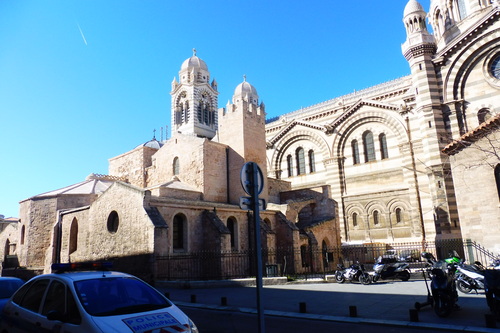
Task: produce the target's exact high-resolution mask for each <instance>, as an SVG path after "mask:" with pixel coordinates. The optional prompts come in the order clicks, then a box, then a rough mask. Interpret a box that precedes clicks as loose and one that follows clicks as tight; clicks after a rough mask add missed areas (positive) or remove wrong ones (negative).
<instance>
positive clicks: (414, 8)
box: [403, 0, 425, 17]
mask: <svg viewBox="0 0 500 333" xmlns="http://www.w3.org/2000/svg"><path fill="white" fill-rule="evenodd" d="M418 12H425V10H424V7H422V5H421V4H420V3H419V2H418V1H417V0H410V1H408V3H407V4H406V7H405V11H404V14H403V16H404V17H406V16H408V15H410V14H414V13H418Z"/></svg>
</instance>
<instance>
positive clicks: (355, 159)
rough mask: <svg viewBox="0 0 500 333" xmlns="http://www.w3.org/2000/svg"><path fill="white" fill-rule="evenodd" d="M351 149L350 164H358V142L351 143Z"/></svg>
mask: <svg viewBox="0 0 500 333" xmlns="http://www.w3.org/2000/svg"><path fill="white" fill-rule="evenodd" d="M351 148H352V164H359V147H358V140H352V141H351Z"/></svg>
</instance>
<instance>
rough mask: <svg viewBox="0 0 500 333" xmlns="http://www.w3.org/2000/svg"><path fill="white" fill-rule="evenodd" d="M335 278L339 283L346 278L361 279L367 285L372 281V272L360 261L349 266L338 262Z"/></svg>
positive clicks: (349, 279) (350, 279) (352, 280)
mask: <svg viewBox="0 0 500 333" xmlns="http://www.w3.org/2000/svg"><path fill="white" fill-rule="evenodd" d="M335 280H336V281H337V282H338V283H344V282H345V281H346V280H348V281H351V282H354V281H359V282H361V283H362V284H365V285H366V284H370V283H372V279H371V276H370V274H368V273H367V272H366V271H365V265H363V264H360V263H359V261H356V263H355V264H352V265H351V266H349V267H347V268H346V267H345V266H344V265H343V264H337V271H336V272H335Z"/></svg>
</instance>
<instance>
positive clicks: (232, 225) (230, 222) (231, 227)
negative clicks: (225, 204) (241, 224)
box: [227, 217, 238, 249]
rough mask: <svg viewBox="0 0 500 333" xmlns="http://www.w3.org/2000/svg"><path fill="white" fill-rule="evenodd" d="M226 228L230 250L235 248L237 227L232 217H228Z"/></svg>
mask: <svg viewBox="0 0 500 333" xmlns="http://www.w3.org/2000/svg"><path fill="white" fill-rule="evenodd" d="M227 228H228V229H229V232H230V233H231V235H230V237H231V249H236V248H237V238H238V225H237V222H236V219H235V218H234V217H230V218H228V219H227Z"/></svg>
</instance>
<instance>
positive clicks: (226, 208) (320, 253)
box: [2, 50, 340, 281]
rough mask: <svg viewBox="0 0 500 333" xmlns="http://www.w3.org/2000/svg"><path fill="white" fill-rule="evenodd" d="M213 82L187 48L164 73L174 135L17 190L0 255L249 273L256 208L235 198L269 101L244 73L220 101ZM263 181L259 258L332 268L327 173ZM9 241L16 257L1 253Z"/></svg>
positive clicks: (153, 269) (332, 217)
mask: <svg viewBox="0 0 500 333" xmlns="http://www.w3.org/2000/svg"><path fill="white" fill-rule="evenodd" d="M218 94H219V93H218V87H217V82H216V81H215V80H211V76H210V72H209V70H208V66H207V64H206V63H205V62H204V61H203V60H202V59H200V58H199V57H198V56H197V55H196V51H195V50H194V53H193V55H192V56H191V57H190V58H188V59H186V60H185V61H184V62H183V63H182V65H181V68H180V71H179V79H178V80H177V79H174V81H173V82H172V90H171V96H172V104H171V115H172V117H171V128H172V135H171V137H170V138H168V139H167V140H164V141H158V140H157V139H156V138H154V137H153V139H152V140H150V141H148V142H146V143H144V144H140V145H138V146H137V147H135V148H134V149H132V150H130V151H128V152H125V153H123V154H121V155H119V156H115V157H113V158H110V159H109V174H108V175H96V174H90V175H89V176H88V177H87V179H86V180H84V181H82V182H80V183H77V184H73V185H70V186H67V187H65V188H62V189H58V190H54V191H50V192H47V193H42V194H39V195H36V196H33V197H31V198H28V199H26V200H23V201H22V202H21V204H20V223H19V225H18V226H17V227H18V233H17V235H18V237H12V235H13V233H12V231H11V232H10V233H7V232H5V233H2V237H3V241H4V244H6V245H5V247H4V249H5V250H4V251H5V252H4V256H3V257H4V265H3V267H4V268H6V267H7V268H8V267H13V266H14V267H26V268H28V269H30V270H34V271H38V272H48V271H50V266H51V264H53V263H60V262H62V263H67V262H82V261H99V260H109V261H112V262H113V265H114V269H116V270H122V271H126V272H129V273H132V274H134V275H137V276H141V277H143V278H145V279H147V280H152V281H154V280H158V279H160V280H161V279H188V278H192V277H196V278H201V279H207V278H222V277H233V276H238V277H241V276H244V277H247V276H252V275H254V276H255V267H254V266H253V268H252V267H251V263H249V261H251V259H249V258H250V257H251V255H250V254H251V253H252V252H253V251H254V250H255V241H254V239H255V230H256V228H255V225H254V224H253V222H254V220H257V219H254V218H253V214H254V212H253V210H250V209H248V206H244V207H241V206H240V202H241V198H245V197H247V196H248V195H247V194H246V193H245V190H244V188H243V186H242V181H241V173H242V171H241V170H242V168H243V166H244V165H245V164H246V163H247V162H253V163H256V165H258V166H259V169H260V170H261V173H262V175H266V174H267V161H266V147H267V146H266V136H265V116H266V112H265V106H264V104H263V103H262V102H260V100H259V95H258V94H257V90H256V89H255V87H253V86H252V85H251V84H250V83H249V82H247V81H246V79H245V80H244V81H243V82H242V83H241V84H239V85H238V86H237V87H236V89H235V90H234V94H233V98H232V103H228V104H227V105H226V107H225V108H218V107H217V105H218V103H217V96H218ZM261 187H262V191H261V193H260V194H259V199H261V200H262V201H263V202H264V203H265V204H264V205H263V206H264V207H262V209H263V210H261V211H260V214H259V217H260V218H259V219H258V220H259V221H260V223H258V224H259V225H258V229H257V230H258V232H260V234H259V235H260V239H261V248H262V249H263V250H265V251H266V252H265V253H266V257H265V258H264V260H263V263H264V264H265V265H266V267H272V268H274V270H276V271H277V269H278V267H282V269H281V271H280V274H286V273H287V272H288V273H298V272H301V271H302V270H303V269H309V268H310V267H312V266H316V269H317V268H318V267H321V269H328V270H331V269H333V267H334V262H333V255H332V254H331V249H333V248H338V246H339V244H340V231H339V229H338V224H339V223H338V209H337V205H336V203H335V202H334V201H333V200H332V199H331V198H330V191H329V188H328V185H318V186H314V187H309V188H307V189H297V190H293V189H292V187H291V184H290V182H288V181H285V180H278V179H267V177H264V176H262V184H261ZM265 206H267V209H266V210H264V208H266V207H265ZM11 229H12V228H11ZM9 230H10V229H9ZM7 244H8V246H7ZM13 244H16V247H15V251H14V250H12V245H13ZM11 250H12V251H11ZM278 251H281V252H278ZM14 252H15V257H16V260H17V261H16V262H15V263H12V260H10V261H7V260H5V259H6V258H8V257H10V259H12V256H13V255H14ZM284 253H286V254H285V255H284ZM305 253H308V254H307V255H305ZM200 254H202V257H200ZM207 254H210V258H208V257H207ZM229 259H231V260H233V261H234V260H239V261H242V263H241V264H238V265H237V266H241V267H238V269H239V270H240V272H236V273H235V271H234V270H235V267H234V266H235V265H234V264H233V265H231V266H229V267H228V266H227V265H225V264H224V262H225V261H227V260H229ZM329 259H330V260H329ZM283 260H286V262H282V261H283ZM173 263H175V264H173ZM187 265H189V267H187ZM252 269H253V270H252ZM276 273H277V272H275V273H274V274H276Z"/></svg>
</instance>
